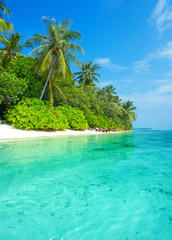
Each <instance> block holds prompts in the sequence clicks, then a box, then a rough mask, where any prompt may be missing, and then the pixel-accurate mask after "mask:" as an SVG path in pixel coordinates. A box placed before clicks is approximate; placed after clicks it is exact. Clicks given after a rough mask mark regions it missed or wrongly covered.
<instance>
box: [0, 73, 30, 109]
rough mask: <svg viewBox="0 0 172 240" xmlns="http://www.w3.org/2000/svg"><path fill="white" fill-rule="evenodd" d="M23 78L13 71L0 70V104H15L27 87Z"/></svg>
mask: <svg viewBox="0 0 172 240" xmlns="http://www.w3.org/2000/svg"><path fill="white" fill-rule="evenodd" d="M27 87H28V86H27V83H26V81H25V79H22V78H18V77H16V75H15V74H14V73H8V72H1V74H0V104H2V105H6V106H7V107H9V106H10V105H13V104H16V102H17V101H19V100H20V98H21V96H22V95H23V94H24V92H25V90H26V89H27Z"/></svg>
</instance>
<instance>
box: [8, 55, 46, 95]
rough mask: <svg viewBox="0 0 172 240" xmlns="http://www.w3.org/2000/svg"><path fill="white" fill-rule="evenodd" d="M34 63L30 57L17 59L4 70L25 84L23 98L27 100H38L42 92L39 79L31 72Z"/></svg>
mask: <svg viewBox="0 0 172 240" xmlns="http://www.w3.org/2000/svg"><path fill="white" fill-rule="evenodd" d="M34 61H35V60H34V58H32V57H21V58H17V59H15V60H12V61H11V62H10V65H9V66H8V68H7V69H6V70H5V71H6V72H8V73H11V74H15V76H16V77H17V78H20V79H23V81H24V82H25V83H26V84H27V89H26V91H25V93H24V97H28V98H30V97H32V98H39V96H40V94H41V90H42V85H41V79H40V77H39V76H38V74H35V73H34V70H33V65H34Z"/></svg>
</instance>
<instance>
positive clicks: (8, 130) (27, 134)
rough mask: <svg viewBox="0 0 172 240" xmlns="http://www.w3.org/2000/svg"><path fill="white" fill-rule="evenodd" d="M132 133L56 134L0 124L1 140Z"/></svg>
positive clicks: (88, 131)
mask: <svg viewBox="0 0 172 240" xmlns="http://www.w3.org/2000/svg"><path fill="white" fill-rule="evenodd" d="M124 132H130V131H118V132H109V133H103V132H97V131H95V130H84V131H75V130H65V131H54V132H44V131H35V130H21V129H16V128H14V127H12V126H10V125H7V124H0V140H13V139H14V140H15V139H20V138H39V137H58V136H68V135H69V136H72V135H92V134H117V133H124Z"/></svg>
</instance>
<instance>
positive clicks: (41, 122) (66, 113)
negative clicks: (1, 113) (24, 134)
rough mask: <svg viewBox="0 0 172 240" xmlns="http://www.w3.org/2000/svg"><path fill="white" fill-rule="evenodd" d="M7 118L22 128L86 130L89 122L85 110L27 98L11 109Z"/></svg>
mask: <svg viewBox="0 0 172 240" xmlns="http://www.w3.org/2000/svg"><path fill="white" fill-rule="evenodd" d="M6 119H7V121H8V122H10V123H11V124H12V125H13V126H15V127H16V128H20V129H29V130H31V129H35V130H65V129H74V130H84V129H86V128H88V123H87V121H86V119H85V117H84V115H83V112H82V111H81V110H79V109H77V108H72V107H70V106H59V107H53V106H52V105H50V104H49V103H48V102H47V101H40V100H38V99H36V98H25V99H23V100H22V101H20V102H19V103H18V104H17V105H15V107H14V108H12V109H9V110H8V112H7V114H6Z"/></svg>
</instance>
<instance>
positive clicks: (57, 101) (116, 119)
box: [0, 0, 136, 131]
mask: <svg viewBox="0 0 172 240" xmlns="http://www.w3.org/2000/svg"><path fill="white" fill-rule="evenodd" d="M0 9H1V12H0V13H1V15H0V118H1V119H5V120H6V121H7V122H9V123H11V124H12V125H13V126H15V127H16V128H21V129H28V130H29V129H36V130H47V131H53V130H65V129H75V130H84V129H87V128H89V127H90V128H97V127H99V128H106V129H113V130H122V129H132V122H133V121H135V119H136V113H135V110H136V108H135V107H134V105H133V102H131V101H122V99H121V98H120V97H119V96H118V94H117V92H116V88H115V87H114V86H112V85H108V86H105V87H103V88H99V87H98V86H97V85H96V83H97V82H99V81H100V79H101V76H100V74H99V69H100V66H99V65H98V64H96V63H94V61H93V60H89V61H86V62H85V63H84V62H81V61H80V60H79V59H78V56H77V54H78V53H81V54H85V53H84V50H83V49H82V47H81V46H80V45H79V44H78V41H80V40H81V34H80V33H79V32H77V31H74V30H72V29H71V24H72V22H71V20H68V19H65V20H64V21H62V22H60V23H59V24H58V23H57V22H56V20H55V19H50V18H48V17H43V18H42V21H43V23H44V24H45V26H46V35H44V34H40V33H38V34H35V35H33V36H31V37H29V38H28V39H26V40H25V41H24V42H23V41H22V35H21V34H20V33H14V32H13V27H12V24H10V23H8V22H6V21H5V20H4V19H3V18H2V17H3V14H7V15H10V11H9V10H8V8H7V7H6V5H5V2H4V1H2V0H0ZM26 48H31V49H32V50H31V52H30V55H29V56H26V55H25V54H24V53H25V49H26ZM71 64H73V67H72V68H71ZM73 68H75V69H76V68H78V70H75V72H74V73H72V70H71V69H73Z"/></svg>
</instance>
